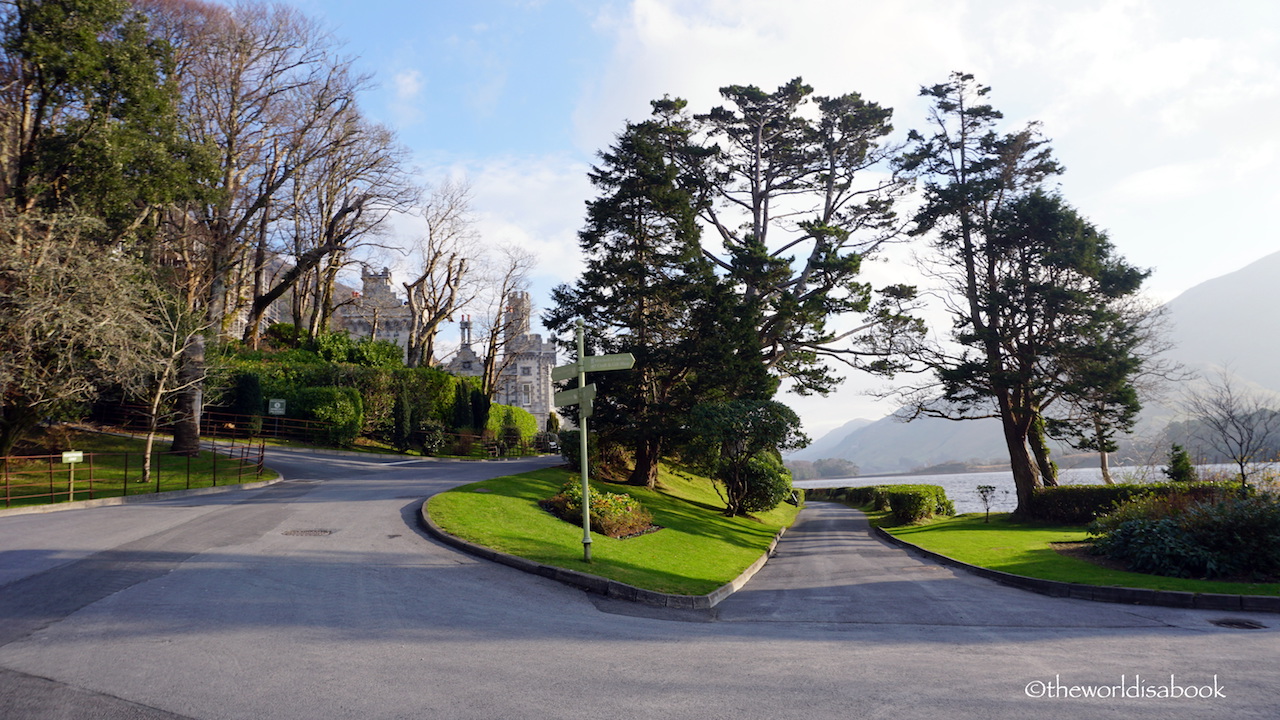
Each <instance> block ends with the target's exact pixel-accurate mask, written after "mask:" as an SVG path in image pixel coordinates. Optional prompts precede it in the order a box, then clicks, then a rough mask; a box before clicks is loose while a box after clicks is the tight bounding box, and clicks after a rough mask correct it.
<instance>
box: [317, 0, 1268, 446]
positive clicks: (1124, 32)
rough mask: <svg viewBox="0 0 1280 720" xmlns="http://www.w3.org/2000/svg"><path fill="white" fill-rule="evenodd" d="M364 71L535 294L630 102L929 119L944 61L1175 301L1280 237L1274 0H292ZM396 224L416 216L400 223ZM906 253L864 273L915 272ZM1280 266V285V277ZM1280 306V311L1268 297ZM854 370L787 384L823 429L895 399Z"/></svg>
mask: <svg viewBox="0 0 1280 720" xmlns="http://www.w3.org/2000/svg"><path fill="white" fill-rule="evenodd" d="M294 4H295V5H296V6H298V7H299V8H300V9H302V10H303V11H304V12H305V13H306V14H307V15H309V16H311V17H313V18H315V19H317V20H320V21H322V22H324V23H325V24H327V25H328V26H329V27H330V28H331V29H332V30H333V32H334V34H335V35H336V36H337V37H338V38H340V39H343V40H345V41H346V49H347V51H348V52H349V53H350V54H352V55H354V56H358V57H359V60H358V66H359V67H360V68H361V69H362V70H363V71H365V72H369V73H372V74H373V75H374V80H375V82H376V83H378V85H379V87H378V89H376V90H374V91H371V92H370V93H369V94H368V95H367V96H366V97H365V99H364V102H363V106H364V107H365V109H366V112H368V114H369V115H371V116H372V117H373V118H374V119H376V120H378V121H380V122H382V123H384V124H386V125H389V126H391V127H392V128H394V129H395V130H396V131H397V132H398V134H399V137H400V140H401V141H402V142H403V143H404V144H405V145H407V146H408V147H409V148H410V149H411V150H412V151H413V154H414V157H415V159H416V162H417V164H418V166H419V168H420V172H421V174H422V177H423V179H424V180H425V181H427V182H436V181H439V180H440V179H442V178H444V177H447V176H450V175H452V176H456V177H466V178H467V179H468V180H469V181H470V183H471V184H472V186H473V189H474V198H475V206H476V211H477V218H478V220H479V226H480V230H481V232H482V234H483V236H484V237H485V238H486V241H488V242H492V243H514V244H520V245H523V246H525V247H528V248H530V249H531V250H533V251H534V252H536V253H537V254H538V255H539V257H540V258H541V264H540V266H539V269H538V271H537V273H536V275H535V278H534V288H533V289H534V300H535V303H545V302H546V301H547V293H548V292H549V290H550V288H551V287H553V286H554V285H555V284H557V283H560V282H570V281H572V280H573V278H574V277H575V276H576V274H577V271H578V269H579V267H580V264H579V263H580V261H579V259H578V255H577V244H576V233H577V230H578V229H579V227H580V226H581V222H582V216H583V203H584V202H585V201H586V200H587V199H589V198H590V197H591V188H590V185H589V183H588V182H587V180H586V171H587V170H588V168H589V165H590V163H591V162H592V161H593V159H594V155H595V153H596V152H597V151H598V150H599V149H601V148H603V147H605V146H607V145H608V143H609V142H610V141H611V140H612V138H613V136H614V135H615V134H616V133H617V132H618V131H619V130H621V128H622V127H623V123H624V122H625V121H626V120H627V119H639V118H641V117H643V116H644V115H645V114H646V113H647V111H648V102H649V100H651V99H654V98H657V97H661V96H662V95H663V94H668V93H669V94H672V95H677V96H681V97H685V98H687V99H689V100H690V105H691V108H692V109H694V110H696V111H702V110H706V109H708V108H710V107H711V106H712V105H714V104H717V103H718V100H719V98H718V95H717V89H718V88H719V87H720V86H723V85H729V84H755V85H759V86H761V87H764V88H767V89H772V88H774V87H777V86H778V85H780V84H782V83H783V82H786V81H787V80H789V79H791V78H793V77H796V76H802V77H804V79H805V80H806V81H807V82H809V83H810V84H811V85H813V86H814V87H815V90H816V91H817V93H818V94H824V95H835V94H842V93H846V92H851V91H857V92H860V93H862V94H863V95H864V96H865V97H867V98H868V99H871V100H875V101H877V102H880V103H881V104H883V105H887V106H890V107H893V108H894V109H895V126H896V127H897V130H898V137H899V139H901V137H902V136H904V135H905V132H906V130H907V129H909V128H912V127H917V128H923V127H924V122H925V106H924V104H923V103H922V101H921V100H920V99H919V98H918V97H917V91H918V89H919V87H920V86H921V85H928V84H934V83H938V82H942V81H944V80H945V79H946V77H947V74H948V73H949V72H951V71H952V70H965V71H967V72H972V73H974V74H975V75H976V76H977V77H978V79H979V80H980V81H982V82H984V83H986V84H988V85H991V86H992V94H991V101H992V103H993V104H994V105H995V106H996V107H997V108H998V109H1000V110H1002V111H1003V112H1004V113H1005V116H1006V118H1007V119H1008V121H1009V124H1010V128H1012V127H1014V126H1019V125H1021V124H1022V123H1025V122H1026V121H1030V120H1038V121H1041V122H1042V123H1043V132H1044V133H1045V134H1046V135H1047V136H1048V137H1049V138H1050V139H1051V140H1052V142H1053V147H1054V149H1055V151H1056V154H1057V156H1058V158H1059V160H1060V161H1061V162H1062V163H1063V164H1064V165H1065V166H1066V168H1067V172H1066V174H1065V176H1064V177H1063V178H1062V181H1061V189H1062V191H1063V193H1064V195H1065V197H1066V198H1067V200H1068V201H1069V202H1071V203H1072V204H1074V205H1075V206H1076V207H1077V208H1078V209H1079V210H1080V211H1081V212H1082V213H1083V214H1084V215H1085V216H1087V217H1089V218H1090V219H1091V220H1093V222H1094V223H1095V224H1097V225H1098V226H1100V227H1102V228H1104V229H1106V230H1108V231H1109V233H1110V235H1111V238H1112V240H1113V242H1114V243H1115V244H1116V246H1117V247H1118V248H1119V250H1120V251H1121V252H1122V253H1123V254H1124V255H1125V256H1126V257H1127V258H1128V259H1129V260H1130V261H1132V262H1133V263H1135V264H1137V265H1139V266H1143V267H1149V268H1154V270H1155V274H1154V276H1153V278H1152V279H1151V281H1150V282H1149V289H1150V292H1151V294H1152V296H1153V297H1155V298H1157V299H1160V300H1168V299H1171V298H1172V297H1174V296H1176V295H1177V294H1178V293H1180V292H1181V291H1183V290H1185V289H1187V288H1189V287H1191V286H1192V285H1195V284H1197V283H1199V282H1202V281H1204V280H1207V279H1210V278H1212V277H1216V276H1218V275H1222V274H1225V273H1227V272H1230V271H1232V270H1235V269H1238V268H1240V267H1242V266H1244V265H1246V264H1248V263H1249V262H1251V261H1253V260H1256V259H1258V258H1260V257H1262V256H1264V255H1267V254H1269V253H1271V252H1275V251H1276V250H1280V241H1278V237H1277V235H1278V233H1277V230H1276V228H1275V224H1274V223H1273V222H1272V221H1271V218H1272V215H1273V212H1274V209H1275V208H1280V185H1277V183H1276V181H1275V180H1274V170H1273V168H1274V167H1276V165H1277V164H1278V163H1280V134H1277V133H1276V132H1275V127H1276V118H1277V117H1280V3H1275V2H1272V1H1271V0H1259V1H1257V2H1246V1H1243V0H1225V1H1224V2H1218V3H1213V4H1209V3H1204V2H1188V1H1184V0H1076V1H1072V2H1065V1H1063V2H1051V1H1047V0H1025V1H1021V2H1006V1H1003V0H970V1H968V2H963V1H957V0H894V1H892V2H889V1H885V0H878V1H877V2H863V1H862V0H827V1H822V0H789V1H788V2H778V1H775V0H690V1H683V0H634V1H624V0H614V1H608V2H589V1H586V0H541V1H535V0H467V1H464V0H417V1H416V2H402V1H399V0H396V1H386V0H367V1H366V2H363V3H352V2H350V1H349V0H298V2H296V3H294ZM397 232H398V233H400V235H401V237H402V239H408V237H409V236H411V235H412V234H413V233H414V232H415V230H414V221H413V220H412V219H410V218H405V219H402V220H400V221H399V222H398V223H397ZM908 255H909V253H908V251H906V250H902V251H899V252H897V253H896V254H894V255H893V256H892V257H891V258H890V259H889V261H888V262H885V263H880V264H877V265H874V266H873V267H872V268H871V270H870V271H869V272H870V275H871V279H872V280H873V281H874V282H883V281H896V280H898V279H901V278H904V277H910V276H911V274H912V272H913V271H912V270H911V268H910V263H909V259H908ZM1278 280H1280V279H1278ZM1271 311H1275V310H1274V309H1271ZM867 385H868V382H867V381H866V379H865V378H858V377H851V378H850V381H849V382H848V383H847V387H846V389H845V390H843V391H842V392H841V393H840V394H839V396H837V397H836V398H833V399H828V400H818V399H796V398H794V397H786V398H784V399H786V400H787V401H788V402H791V403H792V404H793V406H794V407H796V409H797V411H798V412H800V414H801V416H802V417H803V418H804V419H805V422H806V426H807V427H808V429H809V431H810V433H811V434H813V435H814V436H818V435H821V434H822V433H823V432H824V431H826V430H828V429H830V428H832V427H834V426H836V425H839V424H841V423H842V422H844V421H845V420H848V419H852V418H854V417H859V416H864V417H879V416H881V415H883V414H885V413H887V412H889V411H890V410H892V407H891V406H888V405H885V404H883V403H881V404H877V403H874V402H872V401H871V400H869V399H867V398H865V397H863V396H861V395H860V394H859V392H858V391H859V389H860V388H864V387H867Z"/></svg>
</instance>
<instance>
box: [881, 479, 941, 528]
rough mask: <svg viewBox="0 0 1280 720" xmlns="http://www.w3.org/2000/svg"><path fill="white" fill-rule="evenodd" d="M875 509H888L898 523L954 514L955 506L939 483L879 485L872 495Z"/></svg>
mask: <svg viewBox="0 0 1280 720" xmlns="http://www.w3.org/2000/svg"><path fill="white" fill-rule="evenodd" d="M872 500H873V503H874V504H875V506H876V509H877V510H889V511H891V512H892V513H893V517H894V520H896V521H897V522H899V523H904V524H905V523H913V522H919V521H921V520H927V519H929V518H931V517H933V516H934V515H955V514H956V508H955V505H954V504H952V502H951V500H949V499H948V498H947V491H946V490H944V489H943V488H942V486H940V485H880V486H877V487H876V488H875V491H874V492H873V495H872Z"/></svg>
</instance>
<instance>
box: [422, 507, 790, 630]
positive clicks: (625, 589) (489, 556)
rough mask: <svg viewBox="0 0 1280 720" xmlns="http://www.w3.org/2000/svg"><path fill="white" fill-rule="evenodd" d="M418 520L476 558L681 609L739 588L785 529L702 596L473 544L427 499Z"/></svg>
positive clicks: (707, 603)
mask: <svg viewBox="0 0 1280 720" xmlns="http://www.w3.org/2000/svg"><path fill="white" fill-rule="evenodd" d="M418 520H419V523H420V524H421V526H422V529H423V530H425V531H426V533H427V534H428V535H430V536H431V537H433V538H435V539H437V540H439V541H440V542H442V543H445V544H446V545H450V546H452V547H455V548H457V549H459V550H462V551H463V552H465V553H468V554H471V555H475V556H476V557H479V558H483V559H485V560H490V561H493V562H497V563H501V564H503V565H506V566H508V567H513V568H515V569H517V570H522V571H524V572H527V573H529V574H531V575H538V576H541V577H545V578H549V579H551V580H555V581H557V582H561V583H564V584H566V585H570V586H572V587H576V588H578V589H580V590H586V591H587V592H592V593H596V594H598V595H604V596H605V597H610V598H616V599H618V600H627V601H630V602H637V603H643V604H645V605H653V606H655V607H666V608H675V609H681V610H707V609H710V608H713V607H715V606H716V605H718V604H719V603H720V602H721V601H722V600H724V599H725V598H727V597H729V596H730V595H732V594H734V593H735V592H737V591H738V590H740V589H742V586H743V585H746V584H747V581H748V580H750V579H751V577H752V576H753V575H755V574H756V573H757V572H759V571H760V568H762V567H764V565H765V563H766V562H768V561H769V558H770V557H773V553H774V550H775V549H776V548H777V547H778V541H779V540H781V539H782V535H783V533H785V532H786V531H787V529H786V528H783V529H781V530H779V531H778V534H777V535H774V537H773V540H772V541H771V542H770V543H769V549H768V550H766V551H765V553H764V555H761V556H760V558H759V559H758V560H756V561H755V562H753V563H751V565H750V566H748V567H747V569H746V570H743V571H742V574H740V575H738V577H736V578H734V579H733V580H732V581H730V582H728V583H726V584H724V585H722V586H720V587H718V588H716V589H715V590H713V591H711V592H709V593H707V594H706V595H672V594H669V593H660V592H654V591H653V590H645V589H644V588H638V587H636V586H634V585H627V584H626V583H620V582H618V581H616V580H610V579H608V578H603V577H600V576H599V575H591V574H588V573H584V572H579V571H577V570H568V569H566V568H560V567H555V566H553V565H543V564H541V563H537V562H534V561H532V560H528V559H526V558H522V557H516V556H515V555H508V554H506V553H502V552H498V551H497V550H493V549H492V548H487V547H485V546H483V545H477V544H475V543H473V542H469V541H467V540H463V539H462V538H460V537H457V536H456V535H451V534H449V533H447V532H445V531H444V530H443V529H442V528H441V527H440V526H438V525H436V524H435V522H434V521H433V520H432V519H431V515H430V514H429V513H428V512H427V501H423V503H422V506H421V507H420V508H419V510H418Z"/></svg>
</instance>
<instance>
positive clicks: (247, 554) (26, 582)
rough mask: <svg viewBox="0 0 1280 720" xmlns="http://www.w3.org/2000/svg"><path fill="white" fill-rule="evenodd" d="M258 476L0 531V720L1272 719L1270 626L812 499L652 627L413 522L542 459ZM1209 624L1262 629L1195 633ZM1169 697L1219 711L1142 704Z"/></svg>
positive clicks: (1274, 642) (278, 459)
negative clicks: (446, 500) (1067, 594)
mask: <svg viewBox="0 0 1280 720" xmlns="http://www.w3.org/2000/svg"><path fill="white" fill-rule="evenodd" d="M269 462H270V464H271V465H272V466H273V467H276V468H278V469H280V470H281V471H282V473H283V474H284V476H285V477H286V478H287V480H286V482H282V483H279V484H277V485H273V486H271V487H269V488H266V489H263V490H260V491H235V492H229V493H227V494H224V495H216V496H204V497H195V498H185V499H168V500H163V501H160V502H155V503H147V504H138V505H126V506H119V507H109V508H97V509H86V510H72V511H64V512H55V513H50V514H46V515H21V516H10V517H0V717H2V718H6V719H14V718H16V719H23V718H95V719H96V718H200V719H213V718H254V719H257V718H299V719H306V720H314V719H318V718H360V719H362V720H363V719H366V718H486V719H488V718H591V719H593V720H594V719H598V718H651V717H652V718H790V717H804V718H841V719H846V718H889V717H893V718H901V717H925V716H945V717H952V718H1025V717H1037V718H1057V717H1062V718H1082V717H1087V718H1147V717H1150V718H1171V717H1172V718H1183V717H1186V718H1205V717H1232V718H1250V717H1257V718H1271V717H1275V715H1276V707H1277V705H1280V703H1278V702H1277V689H1276V687H1275V685H1276V674H1275V667H1276V663H1277V660H1280V642H1278V641H1280V638H1278V637H1277V630H1276V629H1275V628H1276V627H1280V616H1267V615H1261V616H1258V615H1247V616H1242V615H1241V614H1239V613H1235V614H1227V613H1221V612H1216V613H1215V612H1207V611H1191V610H1175V609H1168V608H1142V607H1128V606H1119V605H1106V604H1097V603H1089V602H1085V601H1078V600H1066V599H1059V598H1049V597H1042V596H1039V595H1034V594H1031V593H1026V592H1023V591H1020V590H1015V589H1012V588H1006V587H1003V586H1000V585H997V584H994V583H991V582H989V581H986V580H982V579H979V578H975V577H972V576H968V575H965V574H963V573H957V572H955V571H953V570H950V569H948V568H944V567H940V566H937V565H935V564H932V563H929V562H925V561H922V560H918V559H916V558H915V557H913V556H912V555H910V554H909V553H906V552H904V551H902V550H898V549H894V548H891V547H889V546H887V545H884V544H882V543H880V542H879V541H877V540H875V539H873V538H872V537H870V536H869V535H868V534H867V532H866V529H865V524H863V521H862V520H861V518H860V516H859V514H858V513H856V512H853V511H850V510H847V509H845V508H842V507H839V506H834V505H826V504H815V505H813V506H811V507H809V508H807V509H806V510H805V511H804V512H803V513H802V514H801V519H800V522H799V523H798V524H797V525H796V527H795V528H793V529H792V530H791V531H790V532H788V533H787V535H786V536H785V537H784V539H783V541H782V543H781V544H780V545H779V552H778V554H777V555H776V556H775V557H774V559H772V560H771V561H770V562H769V564H768V565H766V566H765V568H764V570H762V571H761V572H760V573H759V574H758V575H757V576H756V577H755V578H754V579H752V580H751V582H750V583H748V584H747V586H746V587H745V588H744V589H743V590H742V591H740V592H739V593H737V594H735V595H733V596H731V597H730V598H728V599H727V600H725V601H724V602H722V603H721V604H720V605H719V606H718V607H717V608H715V609H713V610H712V611H710V612H702V613H695V612H687V613H674V612H668V611H662V610H656V609H649V608H644V607H641V606H635V605H629V604H626V603H621V602H617V601H609V600H605V599H602V598H598V597H593V596H588V595H587V594H585V593H583V592H581V591H577V590H573V589H570V588H568V587H565V586H561V585H559V584H557V583H554V582H551V581H549V580H545V579H543V578H538V577H534V576H530V575H526V574H524V573H521V572H519V571H516V570H513V569H510V568H507V567H504V566H499V565H495V564H492V563H488V562H485V561H481V560H477V559H474V558H472V557H470V556H468V555H465V554H462V553H460V552H458V551H456V550H453V549H451V548H448V547H446V546H444V545H441V544H439V543H436V542H434V541H432V540H430V539H428V538H426V537H425V536H423V535H422V534H421V533H420V532H419V531H418V530H417V528H416V523H415V521H414V513H415V512H416V509H417V507H418V506H419V505H420V504H421V501H422V500H423V499H424V498H425V497H427V496H429V495H431V494H432V493H435V492H438V491H440V490H443V489H446V488H449V487H453V486H456V485H458V484H461V483H465V482H471V481H475V480H480V479H484V478H487V477H492V476H495V475H499V474H508V473H513V472H519V471H523V470H525V469H529V468H533V467H539V466H545V465H549V464H551V463H552V462H554V461H551V460H534V461H521V462H504V463H461V462H444V461H409V462H405V461H403V460H400V459H398V458H390V457H380V456H347V455H342V456H339V455H329V456H325V455H316V454H310V453H299V452H290V451H271V452H270V461H269ZM1228 616H1229V617H1231V618H1235V619H1251V620H1254V621H1257V622H1260V623H1262V624H1265V625H1267V626H1269V627H1267V628H1265V629H1258V630H1233V629H1228V628H1223V627H1219V626H1217V625H1214V624H1213V623H1212V621H1214V620H1220V619H1224V618H1226V617H1228ZM1171 676H1172V680H1171ZM1215 678H1216V683H1217V690H1216V693H1215V692H1214V690H1213V687H1214V685H1213V684H1214V682H1215ZM1073 686H1074V687H1073ZM1188 687H1190V688H1194V692H1195V693H1196V694H1200V693H1201V692H1205V693H1206V694H1209V695H1214V694H1217V695H1220V696H1218V697H1206V698H1186V697H1160V696H1161V695H1171V694H1183V693H1185V692H1186V691H1185V688H1188ZM1144 693H1145V694H1147V695H1149V697H1123V696H1124V695H1139V696H1141V695H1142V694H1144ZM1089 694H1092V695H1095V696H1094V697H1086V695H1089ZM1096 695H1102V696H1103V697H1096ZM1033 696H1036V697H1033ZM1073 696H1074V697H1073Z"/></svg>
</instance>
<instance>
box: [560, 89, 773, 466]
mask: <svg viewBox="0 0 1280 720" xmlns="http://www.w3.org/2000/svg"><path fill="white" fill-rule="evenodd" d="M654 105H655V110H657V111H658V112H657V114H656V117H655V119H652V120H649V121H646V122H642V123H638V124H628V126H627V128H626V130H625V131H624V132H623V133H622V135H621V136H619V138H618V140H617V141H616V142H615V144H614V145H613V146H612V147H611V148H610V149H609V151H607V152H604V153H602V154H601V161H602V162H601V164H600V165H598V166H597V167H595V168H594V169H593V171H592V173H591V181H592V183H593V184H594V185H595V187H596V188H597V189H598V190H599V191H600V196H599V197H598V198H596V199H595V200H593V201H591V202H590V203H588V206H587V221H586V226H585V228H584V229H583V230H582V231H581V233H580V234H579V240H580V244H581V247H582V250H583V253H584V254H585V255H586V258H587V267H586V270H585V271H584V272H583V275H582V277H581V278H580V279H579V280H578V282H577V283H576V284H575V285H573V286H568V285H562V286H560V287H558V288H556V290H555V291H554V293H553V296H552V298H553V307H552V308H551V309H550V310H549V311H548V312H547V313H546V315H545V316H544V322H545V323H546V324H547V326H548V327H549V328H550V329H551V330H552V331H554V332H557V333H561V334H565V333H567V332H568V331H569V330H570V329H571V328H572V327H573V324H574V322H575V320H576V319H577V318H582V319H583V320H584V321H585V324H586V328H587V335H588V346H589V348H590V350H589V352H592V353H622V352H629V353H631V354H633V355H634V356H635V358H636V364H635V367H634V368H633V369H632V370H630V371H627V372H617V373H601V374H600V375H597V376H592V377H591V378H590V380H591V381H592V382H594V383H595V384H596V385H597V387H598V388H599V392H598V396H597V400H596V403H595V413H594V415H593V416H592V423H593V427H594V428H595V429H596V431H597V432H599V433H600V434H601V436H602V437H604V438H606V439H607V440H612V441H615V442H618V443H620V444H622V445H623V446H624V447H625V448H627V449H629V450H630V451H631V452H632V453H633V454H634V458H635V466H634V470H633V471H632V473H631V476H630V482H632V483H634V484H638V485H646V486H652V485H653V484H654V482H655V481H656V479H657V473H658V465H659V461H660V459H661V456H662V453H663V449H664V447H668V443H669V442H671V441H672V440H673V439H675V438H676V437H677V435H678V428H679V427H680V426H681V423H680V421H679V418H680V416H681V414H682V413H683V412H687V410H688V409H689V408H691V407H692V406H693V405H694V404H695V403H696V402H697V399H698V397H700V396H706V395H707V394H708V393H722V394H728V395H730V396H736V395H737V394H740V393H741V392H745V391H747V389H748V388H750V391H752V392H756V393H761V392H767V393H768V395H772V391H773V387H774V385H773V384H772V382H771V381H770V380H769V379H768V378H767V375H766V373H765V371H764V367H763V364H762V363H761V362H760V360H759V356H758V353H756V352H755V351H754V350H753V349H752V348H753V347H754V341H753V340H752V338H751V336H750V335H749V334H745V333H744V332H743V331H744V329H746V331H747V332H748V333H749V332H750V331H751V330H752V329H754V328H753V326H751V327H748V325H747V324H746V323H751V322H752V320H753V319H754V315H753V314H752V312H751V310H750V307H749V306H745V305H743V304H742V303H741V301H740V299H739V298H738V297H737V296H736V295H735V294H734V293H732V292H730V291H729V289H728V287H727V286H726V285H724V283H723V282H722V281H721V280H720V279H719V278H717V276H716V274H715V273H714V271H713V267H712V265H711V263H710V262H709V261H708V260H707V258H705V257H704V256H703V254H702V252H701V246H700V243H699V229H698V223H697V210H698V208H699V206H700V204H701V203H702V202H703V197H704V194H705V193H704V190H705V188H704V186H702V185H700V184H698V183H696V182H691V181H690V176H689V175H688V174H687V173H686V172H685V169H687V167H688V166H689V164H691V163H696V162H697V154H696V151H695V150H693V149H692V148H690V147H689V145H688V135H689V128H688V126H687V123H686V122H684V121H683V120H680V119H679V114H678V113H679V110H680V108H681V107H682V106H683V103H682V102H680V101H663V102H658V103H655V104H654ZM744 342H745V344H743V343H744ZM735 343H738V344H737V345H735ZM572 349H575V348H571V350H572Z"/></svg>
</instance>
